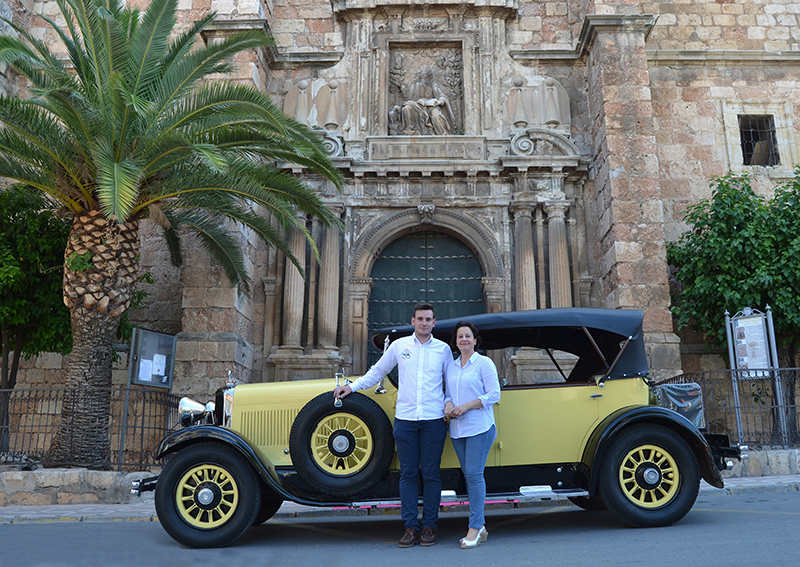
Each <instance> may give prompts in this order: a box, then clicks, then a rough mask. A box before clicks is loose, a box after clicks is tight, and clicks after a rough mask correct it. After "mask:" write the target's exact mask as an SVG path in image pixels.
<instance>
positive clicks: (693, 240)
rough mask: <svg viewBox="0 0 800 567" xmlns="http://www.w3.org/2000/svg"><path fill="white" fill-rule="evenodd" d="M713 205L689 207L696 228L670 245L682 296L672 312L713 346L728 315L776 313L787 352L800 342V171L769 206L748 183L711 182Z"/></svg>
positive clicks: (725, 179) (721, 338) (691, 223)
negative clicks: (747, 309)
mask: <svg viewBox="0 0 800 567" xmlns="http://www.w3.org/2000/svg"><path fill="white" fill-rule="evenodd" d="M711 188H712V190H713V192H712V195H711V198H710V199H707V200H703V201H701V202H700V203H698V204H697V205H695V206H693V207H690V208H689V209H688V211H687V214H686V217H685V219H686V222H687V223H688V224H689V226H690V229H689V230H688V231H687V232H686V233H684V234H683V235H682V236H681V238H680V240H679V242H678V243H676V244H671V245H668V247H667V253H668V261H669V264H670V265H671V266H673V267H674V268H675V272H674V273H675V276H676V278H677V279H678V281H679V282H680V293H679V294H677V295H676V297H674V298H673V304H674V306H673V313H674V314H675V315H676V316H677V319H678V326H679V328H680V329H683V328H686V327H691V328H694V329H695V330H697V331H700V332H701V333H703V334H704V335H705V337H706V339H707V341H708V342H710V343H714V344H723V343H724V342H725V325H724V312H725V311H726V310H727V311H728V312H730V313H731V315H733V314H735V313H736V312H737V311H739V310H741V309H742V308H744V307H747V306H749V307H753V308H756V309H760V310H764V309H765V308H766V306H767V305H769V306H770V307H771V308H772V312H773V319H774V323H775V332H776V334H777V335H778V337H779V339H778V343H779V346H781V347H793V346H797V345H798V343H799V342H800V222H798V216H800V168H798V170H797V171H796V172H795V178H794V180H793V181H790V182H788V183H786V184H784V185H781V186H780V187H778V188H776V190H775V194H774V196H773V197H772V198H771V199H767V198H764V197H761V196H759V195H756V194H755V192H754V191H753V189H752V187H751V184H750V179H749V178H748V177H747V176H743V177H733V176H725V177H719V178H714V179H713V180H712V182H711Z"/></svg>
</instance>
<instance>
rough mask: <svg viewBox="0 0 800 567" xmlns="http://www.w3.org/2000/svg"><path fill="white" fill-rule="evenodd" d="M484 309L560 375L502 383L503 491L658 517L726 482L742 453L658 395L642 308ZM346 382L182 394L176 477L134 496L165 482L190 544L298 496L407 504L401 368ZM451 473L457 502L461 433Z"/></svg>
mask: <svg viewBox="0 0 800 567" xmlns="http://www.w3.org/2000/svg"><path fill="white" fill-rule="evenodd" d="M469 319H470V321H472V322H473V323H474V324H475V325H476V326H477V328H478V329H479V330H480V333H481V336H482V338H483V343H482V345H481V346H482V348H484V349H486V350H488V351H491V352H494V353H498V352H501V353H502V352H510V351H503V349H512V348H519V347H529V348H532V349H539V350H538V351H536V352H539V353H540V354H541V353H544V354H546V357H544V356H543V358H544V359H545V360H548V359H549V360H550V361H551V362H552V364H553V368H554V370H553V372H554V373H555V375H556V379H555V380H551V381H549V382H547V383H531V384H520V385H513V386H504V387H503V388H502V391H501V399H500V402H499V403H497V404H496V405H495V418H496V423H497V441H496V442H495V444H494V446H493V447H492V450H491V453H490V454H489V459H488V462H487V465H486V470H485V477H486V485H487V498H488V499H491V500H498V499H505V500H509V501H521V500H528V499H542V498H553V497H567V498H569V499H570V500H571V501H572V502H574V503H575V504H577V505H578V506H580V507H582V508H586V509H600V508H606V507H607V508H608V509H610V510H612V511H613V512H614V513H615V514H616V515H617V516H618V517H619V518H620V519H621V520H623V521H624V522H626V523H628V524H630V525H633V526H640V527H650V526H665V525H669V524H672V523H674V522H676V521H678V520H680V519H681V518H683V516H684V515H686V513H687V512H688V511H689V510H690V509H691V507H692V505H693V504H694V502H695V499H696V497H697V493H698V490H699V483H700V478H703V479H705V480H706V481H707V482H708V483H709V484H711V485H712V486H716V487H719V488H722V487H723V480H722V477H721V475H720V471H721V470H724V469H725V468H726V466H729V465H730V462H729V461H726V459H727V458H730V457H736V458H738V457H739V456H740V454H739V449H738V448H737V447H731V446H730V444H729V442H728V439H727V437H726V436H721V435H708V436H707V437H704V435H703V434H702V433H701V432H700V430H699V429H698V427H697V426H696V424H697V418H698V416H699V417H700V418H702V410H701V404H700V403H698V402H701V397H699V396H696V395H695V396H694V397H693V402H692V403H691V404H681V403H678V404H675V403H666V404H663V405H668V406H672V407H673V408H677V409H678V410H680V411H683V412H684V414H685V415H684V414H682V413H679V412H678V411H675V410H674V409H670V408H669V407H662V406H659V405H657V400H658V399H662V400H663V399H666V400H671V399H672V400H674V398H675V396H670V395H666V396H664V395H661V394H663V393H664V392H660V391H659V387H656V386H655V385H654V384H653V382H652V381H651V380H650V379H649V378H648V376H647V375H648V364H647V357H646V353H645V345H644V340H643V335H642V312H641V311H637V310H606V309H582V308H570V309H541V310H535V311H519V312H508V313H491V314H485V315H477V316H472V317H470V318H469ZM456 322H457V320H456V319H451V320H444V321H438V322H437V324H436V327H435V329H434V335H435V336H436V337H437V338H440V339H442V340H444V341H449V338H450V334H451V333H452V331H453V326H454V325H455V323H456ZM411 332H412V328H411V327H410V326H408V327H400V328H396V329H386V330H384V331H383V332H378V333H377V334H376V335H375V336H374V337H373V342H374V343H375V344H376V345H381V346H382V345H384V344H386V342H387V341H392V340H393V339H395V338H397V337H400V336H404V335H407V334H410V333H411ZM342 379H344V378H341V377H329V378H324V379H319V380H307V381H297V382H279V383H264V384H244V385H236V386H231V387H227V388H226V389H225V390H223V391H220V392H219V393H218V394H217V398H216V400H215V402H210V403H208V404H206V405H203V404H200V403H197V402H192V401H191V400H188V399H184V400H182V402H181V415H182V423H183V425H184V426H185V427H184V428H183V429H181V430H180V431H177V432H175V433H173V434H171V435H169V436H168V437H167V438H165V439H164V440H163V441H162V442H161V444H160V447H159V449H158V456H159V457H163V458H165V460H166V464H165V466H164V467H163V470H162V473H161V475H160V476H159V477H157V478H150V479H145V480H143V481H141V482H139V483H136V486H135V488H134V492H141V491H145V490H153V489H155V491H156V494H155V503H156V510H157V513H158V518H159V520H160V522H161V525H162V526H163V527H164V529H165V530H166V531H167V532H168V533H169V534H170V536H172V537H173V538H174V539H175V540H177V541H178V542H180V543H182V544H184V545H187V546H190V547H217V546H225V545H229V544H231V543H233V542H234V541H236V539H237V538H239V537H240V536H241V535H242V534H243V533H244V532H245V531H246V530H248V529H249V528H250V527H251V526H253V525H256V524H261V523H263V522H265V521H267V520H268V519H269V518H270V517H272V515H274V514H275V513H276V512H277V510H278V508H279V507H280V505H281V504H282V503H283V502H284V501H286V500H289V501H294V502H297V503H300V504H305V505H313V506H365V505H370V504H376V503H382V504H386V503H390V502H397V503H399V494H398V477H399V471H398V468H399V467H398V462H397V458H396V454H395V448H394V441H393V438H392V421H393V419H394V405H395V399H396V394H397V390H396V387H395V386H396V385H395V384H394V383H392V382H391V380H386V384H385V387H380V386H379V387H378V388H377V389H375V390H372V389H370V390H368V391H366V392H358V393H355V394H352V395H350V396H347V397H346V398H344V399H343V400H342V403H341V405H340V406H339V407H337V406H336V405H335V404H334V399H333V395H332V390H333V388H334V387H335V386H336V381H337V380H342ZM667 394H669V392H667ZM687 416H688V417H687ZM700 425H702V424H701V423H700ZM441 474H442V481H443V482H442V488H443V492H442V494H443V498H444V499H446V500H447V499H449V500H451V501H452V500H455V501H465V500H466V498H467V496H466V494H467V491H466V485H465V482H464V478H463V475H462V473H461V470H460V468H459V464H458V460H457V458H456V455H455V453H454V451H453V448H452V445H451V444H450V442H449V440H448V442H447V444H446V445H445V450H444V453H443V455H442V467H441Z"/></svg>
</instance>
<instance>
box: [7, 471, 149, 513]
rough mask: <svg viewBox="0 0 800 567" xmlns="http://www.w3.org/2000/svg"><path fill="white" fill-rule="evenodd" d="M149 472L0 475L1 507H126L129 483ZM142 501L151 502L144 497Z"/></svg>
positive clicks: (146, 496)
mask: <svg viewBox="0 0 800 567" xmlns="http://www.w3.org/2000/svg"><path fill="white" fill-rule="evenodd" d="M149 476H153V473H150V472H131V473H119V472H113V471H91V470H86V469H39V470H35V471H0V506H46V505H52V504H94V503H100V502H102V503H104V504H125V503H128V502H131V501H133V500H134V499H135V498H137V497H135V496H133V495H131V482H132V481H133V480H137V479H141V478H145V477H149ZM141 498H150V499H152V498H153V493H152V492H148V493H145V495H144V496H142V497H141Z"/></svg>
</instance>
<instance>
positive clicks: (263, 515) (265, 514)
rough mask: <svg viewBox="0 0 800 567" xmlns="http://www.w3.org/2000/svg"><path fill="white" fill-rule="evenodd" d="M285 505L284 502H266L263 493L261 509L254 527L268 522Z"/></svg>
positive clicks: (272, 500)
mask: <svg viewBox="0 0 800 567" xmlns="http://www.w3.org/2000/svg"><path fill="white" fill-rule="evenodd" d="M282 505H283V500H274V499H271V500H265V499H264V495H263V493H262V496H261V508H259V509H258V514H256V519H255V521H254V522H253V525H254V526H260V525H261V524H263V523H264V522H266V521H267V520H269V519H270V518H271V517H272V516H274V515H275V514H276V513H277V512H278V510H280V508H281V506H282Z"/></svg>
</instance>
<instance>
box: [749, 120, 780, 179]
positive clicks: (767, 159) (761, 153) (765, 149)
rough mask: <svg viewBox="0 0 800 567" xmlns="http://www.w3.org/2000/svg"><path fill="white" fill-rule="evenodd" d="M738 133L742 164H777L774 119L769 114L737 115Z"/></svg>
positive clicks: (778, 160) (778, 159)
mask: <svg viewBox="0 0 800 567" xmlns="http://www.w3.org/2000/svg"><path fill="white" fill-rule="evenodd" d="M739 135H740V139H741V144H742V157H743V164H744V165H764V166H775V165H779V164H780V162H781V160H780V156H779V155H778V143H777V141H776V137H775V120H774V118H773V117H772V116H771V115H770V116H749V115H740V116H739Z"/></svg>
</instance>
